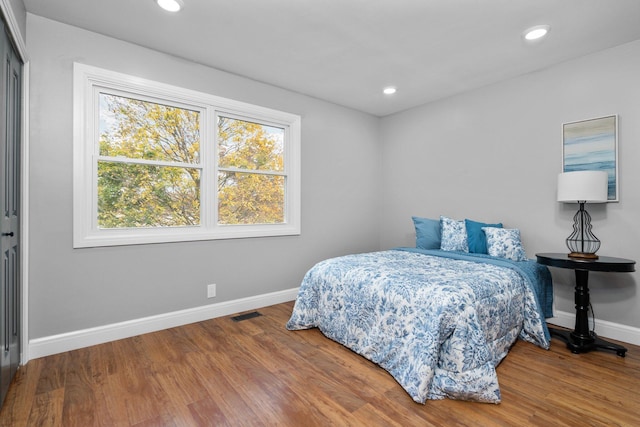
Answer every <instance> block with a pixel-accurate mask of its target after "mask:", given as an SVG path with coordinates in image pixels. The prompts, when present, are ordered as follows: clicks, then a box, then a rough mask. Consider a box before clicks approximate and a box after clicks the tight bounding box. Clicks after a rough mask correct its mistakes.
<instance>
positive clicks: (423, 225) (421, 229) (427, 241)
mask: <svg viewBox="0 0 640 427" xmlns="http://www.w3.org/2000/svg"><path fill="white" fill-rule="evenodd" d="M411 218H413V225H414V226H415V227H416V248H420V249H440V220H439V219H429V218H420V217H417V216H414V217H411Z"/></svg>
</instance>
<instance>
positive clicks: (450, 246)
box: [440, 216, 469, 252]
mask: <svg viewBox="0 0 640 427" xmlns="http://www.w3.org/2000/svg"><path fill="white" fill-rule="evenodd" d="M440 229H441V234H442V236H441V240H440V249H441V250H443V251H462V252H469V244H468V242H467V227H466V226H465V224H464V221H456V220H455V219H451V218H447V217H446V216H440Z"/></svg>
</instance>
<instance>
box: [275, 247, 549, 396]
mask: <svg viewBox="0 0 640 427" xmlns="http://www.w3.org/2000/svg"><path fill="white" fill-rule="evenodd" d="M552 295H553V293H552V289H551V275H550V273H549V270H548V269H547V268H546V267H544V266H541V265H539V264H537V263H536V262H535V261H520V262H514V261H509V260H505V259H498V258H493V257H489V256H487V255H475V254H474V255H471V254H465V253H461V252H443V251H437V250H420V249H415V248H399V249H394V250H388V251H381V252H374V253H365V254H356V255H347V256H343V257H339V258H332V259H328V260H325V261H322V262H320V263H318V264H316V265H315V266H314V267H313V268H311V270H309V271H308V272H307V274H306V275H305V277H304V279H303V281H302V284H301V286H300V290H299V293H298V297H297V299H296V302H295V305H294V308H293V313H292V315H291V318H290V319H289V321H288V323H287V328H288V329H289V330H298V329H308V328H313V327H317V328H319V329H320V330H321V331H322V333H323V334H325V335H326V336H327V337H329V338H331V339H333V340H335V341H337V342H339V343H341V344H343V345H345V346H346V347H348V348H350V349H351V350H353V351H355V352H356V353H358V354H360V355H362V356H364V357H366V358H367V359H369V360H371V361H373V362H375V363H377V364H378V365H380V366H381V367H382V368H384V369H385V370H387V371H388V372H389V373H390V374H391V375H392V376H393V377H394V378H395V379H396V381H398V383H399V384H400V385H401V386H402V387H403V388H404V389H405V390H406V391H407V393H409V395H410V396H411V398H412V399H413V400H414V401H416V402H419V403H425V401H426V400H427V399H443V398H445V397H448V398H452V399H464V400H474V401H480V402H493V403H498V402H500V389H499V386H498V378H497V375H496V370H495V367H496V366H497V365H498V363H500V361H501V360H502V359H503V358H504V357H505V356H506V354H507V352H508V351H509V348H510V347H511V346H512V345H513V343H514V342H515V340H516V339H517V338H518V337H520V338H522V339H524V340H526V341H529V342H532V343H534V344H536V345H538V346H540V347H542V348H545V349H546V348H549V331H548V330H547V326H546V323H545V320H544V318H545V317H550V316H551V315H552V313H551V304H552Z"/></svg>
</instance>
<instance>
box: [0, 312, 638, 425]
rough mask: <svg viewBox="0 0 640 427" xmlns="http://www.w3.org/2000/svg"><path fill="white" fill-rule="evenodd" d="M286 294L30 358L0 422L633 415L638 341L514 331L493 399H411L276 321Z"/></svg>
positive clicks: (313, 334)
mask: <svg viewBox="0 0 640 427" xmlns="http://www.w3.org/2000/svg"><path fill="white" fill-rule="evenodd" d="M292 306H293V303H284V304H279V305H276V306H272V307H266V308H263V309H260V310H259V312H260V313H261V314H263V316H260V317H256V318H253V319H250V320H245V321H241V322H234V321H232V320H231V319H230V317H222V318H218V319H213V320H209V321H206V322H200V323H194V324H191V325H186V326H182V327H179V328H173V329H168V330H165V331H160V332H156V333H151V334H146V335H141V336H137V337H133V338H129V339H124V340H120V341H115V342H110V343H106V344H101V345H97V346H94V347H90V348H85V349H80V350H75V351H71V352H66V353H62V354H57V355H53V356H48V357H44V358H40V359H35V360H32V361H30V362H29V363H28V364H27V365H26V366H23V367H21V369H20V370H19V372H18V375H17V377H16V379H15V381H14V383H13V384H12V386H11V388H10V390H9V395H8V397H7V400H6V402H5V405H4V407H3V409H2V412H0V425H1V426H14V427H18V426H64V427H68V426H82V427H88V426H254V425H255V426H272V425H279V426H328V425H339V426H342V425H353V426H413V425H420V426H525V425H526V426H530V425H533V426H537V425H539V426H577V425H592V426H615V425H618V426H632V425H638V422H639V420H640V403H639V400H638V399H639V396H640V347H638V346H632V345H626V346H627V348H628V349H629V351H628V352H627V357H625V358H622V357H618V356H616V355H615V353H613V352H604V351H602V352H591V353H586V354H579V355H576V354H572V353H570V352H569V351H568V350H567V349H566V347H565V345H564V343H562V342H561V341H558V340H556V339H553V341H552V348H551V350H550V351H546V350H542V349H540V348H537V347H535V346H533V345H532V344H528V343H525V342H523V341H518V342H517V343H516V344H515V345H514V347H513V348H512V350H511V352H510V353H509V355H508V356H507V358H506V359H505V360H504V361H503V362H502V363H501V364H500V366H499V367H498V377H499V380H500V387H501V390H502V403H500V404H499V405H493V404H486V403H471V402H462V401H453V400H441V401H427V404H426V405H420V404H417V403H414V402H413V401H412V400H411V399H410V398H409V396H408V395H407V394H406V393H405V392H404V390H403V389H402V388H401V387H400V386H399V385H398V384H397V383H396V382H395V380H394V379H393V378H392V377H391V376H390V375H389V374H388V373H387V372H386V371H384V370H382V369H381V368H379V367H378V366H376V365H374V364H373V363H371V362H369V361H367V360H366V359H364V358H362V357H360V356H358V355H356V354H355V353H353V352H351V351H350V350H347V349H346V348H344V347H342V346H341V345H339V344H336V343H335V342H333V341H331V340H329V339H327V338H325V337H324V336H323V335H322V334H321V333H320V332H319V331H318V330H316V329H313V330H308V331H296V332H290V331H287V330H286V329H285V327H284V324H285V323H286V321H287V320H288V318H289V315H290V314H291V308H292Z"/></svg>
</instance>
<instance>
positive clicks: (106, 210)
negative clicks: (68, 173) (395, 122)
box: [73, 64, 300, 247]
mask: <svg viewBox="0 0 640 427" xmlns="http://www.w3.org/2000/svg"><path fill="white" fill-rule="evenodd" d="M74 130H75V133H74V193H73V200H74V219H73V224H74V247H91V246H110V245H126V244H140V243H160V242H173V241H186V240H208V239H227V238H244V237H261V236H279V235H292V234H299V233H300V117H299V116H296V115H292V114H289V113H284V112H280V111H275V110H271V109H267V108H263V107H258V106H255V105H250V104H245V103H241V102H237V101H233V100H229V99H224V98H219V97H215V96H212V95H208V94H203V93H200V92H194V91H190V90H186V89H181V88H177V87H174V86H169V85H165V84H161V83H157V82H151V81H147V80H142V79H139V78H134V77H131V76H127V75H123V74H119V73H114V72H110V71H106V70H102V69H99V68H95V67H89V66H86V65H82V64H75V68H74Z"/></svg>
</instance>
